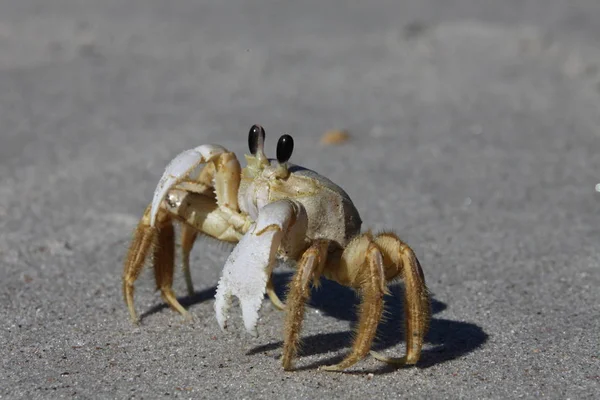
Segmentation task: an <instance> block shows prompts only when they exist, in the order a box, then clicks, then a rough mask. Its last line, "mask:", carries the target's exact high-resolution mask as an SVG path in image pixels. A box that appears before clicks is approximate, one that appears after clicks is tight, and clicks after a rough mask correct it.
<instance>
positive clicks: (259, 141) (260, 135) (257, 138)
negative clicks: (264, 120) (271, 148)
mask: <svg viewBox="0 0 600 400" xmlns="http://www.w3.org/2000/svg"><path fill="white" fill-rule="evenodd" d="M264 143H265V130H264V129H263V127H262V126H260V125H252V128H250V132H248V147H249V148H250V153H251V154H252V155H253V156H254V155H256V152H257V151H258V149H259V148H262V147H263V144H264Z"/></svg>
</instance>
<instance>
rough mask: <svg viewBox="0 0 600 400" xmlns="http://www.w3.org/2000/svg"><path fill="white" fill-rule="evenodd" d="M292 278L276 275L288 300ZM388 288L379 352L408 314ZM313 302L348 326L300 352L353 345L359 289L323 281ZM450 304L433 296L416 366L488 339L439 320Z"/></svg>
mask: <svg viewBox="0 0 600 400" xmlns="http://www.w3.org/2000/svg"><path fill="white" fill-rule="evenodd" d="M291 276H292V274H291V273H287V272H286V273H276V274H274V275H273V283H274V286H275V291H276V292H277V294H278V296H279V297H280V298H281V299H284V298H285V292H286V290H287V289H286V288H287V283H288V282H289V280H290V279H291ZM389 289H390V292H391V294H389V295H386V297H385V310H386V315H387V316H388V318H385V319H384V320H383V321H382V322H381V323H380V324H379V327H378V330H377V340H376V342H375V343H374V344H373V346H372V349H373V350H375V351H383V350H385V349H388V348H390V347H394V346H396V345H398V344H399V343H401V342H403V332H404V328H403V324H404V312H403V300H402V285H401V284H400V283H394V284H392V285H390V287H389ZM215 293H216V287H211V288H207V289H204V290H201V291H197V292H195V293H194V294H193V295H191V296H183V297H180V298H179V302H180V303H181V305H183V306H184V307H185V308H189V307H191V306H193V305H196V304H200V303H203V302H205V301H210V300H212V299H214V297H215ZM266 301H267V300H266ZM309 306H310V307H312V308H314V309H317V310H320V311H321V312H322V313H323V314H324V315H327V316H331V317H333V318H336V319H339V320H344V321H348V322H350V329H349V330H346V331H341V332H332V333H323V334H317V335H312V336H304V337H302V349H301V351H300V352H299V354H298V356H299V357H302V356H312V355H317V354H324V353H329V352H338V351H341V350H348V349H350V347H351V346H352V335H353V332H354V328H355V326H356V323H357V319H356V310H357V307H358V306H359V298H358V296H357V295H356V292H354V291H353V290H352V289H349V288H347V287H344V286H341V285H339V284H337V283H335V282H332V281H329V280H327V279H322V280H321V286H320V287H319V288H318V289H315V288H313V289H312V292H311V299H310V302H309ZM166 308H168V306H167V305H166V304H164V303H161V304H157V305H155V306H153V307H152V308H150V309H149V310H147V311H146V312H144V313H143V314H141V315H140V320H143V319H145V318H146V317H149V316H150V315H152V314H156V313H158V312H160V311H162V310H164V309H166ZM446 308H447V305H446V304H445V303H443V302H441V301H439V300H436V299H435V298H432V300H431V311H432V315H433V316H434V317H432V319H431V323H430V327H429V331H428V333H427V336H426V337H425V342H426V343H428V344H430V345H433V346H429V347H428V348H426V349H424V350H423V352H422V355H421V359H420V360H419V362H418V364H417V368H429V367H431V366H434V365H436V364H440V363H444V362H447V361H450V360H454V359H457V358H459V357H461V356H463V355H465V354H468V353H470V352H472V351H474V350H475V349H477V348H478V347H481V346H482V345H483V344H484V343H485V342H486V341H487V338H488V335H487V334H486V333H485V332H484V331H483V329H481V327H479V326H477V325H475V324H472V323H468V322H461V321H452V320H448V319H441V318H435V314H438V313H440V312H441V311H443V310H445V309H446ZM282 346H283V342H282V341H278V342H272V343H268V344H265V345H261V346H257V347H255V348H253V349H251V350H249V351H248V352H247V354H248V355H253V354H258V353H263V352H267V351H273V350H276V349H279V348H281V347H282ZM343 357H344V355H343V354H340V355H336V356H334V357H331V358H329V359H326V360H318V361H317V362H315V363H312V364H309V365H304V366H301V367H299V368H297V370H310V369H315V368H317V367H318V366H320V365H327V364H335V363H337V362H339V361H341V360H342V359H343ZM396 369H397V367H395V366H392V365H388V364H383V363H382V366H381V367H380V368H378V369H376V370H374V371H368V372H372V373H375V374H384V373H389V372H392V371H394V370H396ZM347 373H353V372H347ZM364 373H365V371H360V374H364Z"/></svg>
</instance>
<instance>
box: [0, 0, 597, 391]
mask: <svg viewBox="0 0 600 400" xmlns="http://www.w3.org/2000/svg"><path fill="white" fill-rule="evenodd" d="M284 3H286V2H273V1H254V2H244V1H239V0H238V1H212V2H208V1H194V0H175V1H173V0H171V1H167V0H152V1H149V0H130V1H127V2H123V1H117V0H102V1H93V0H83V1H76V0H37V1H34V0H19V1H3V2H1V3H0V140H1V142H0V231H1V232H2V233H1V236H0V282H1V283H0V304H1V307H0V320H1V321H2V324H1V335H0V346H1V349H2V352H1V355H2V360H1V369H0V371H1V374H0V396H1V397H2V398H10V399H12V398H58V397H75V398H170V397H177V398H239V399H241V398H269V399H276V398H306V399H308V398H317V397H320V398H357V399H359V398H360V399H364V398H378V399H379V398H381V399H383V398H399V397H401V398H435V399H437V398H519V397H525V398H533V397H536V398H561V399H565V398H571V399H576V398H577V399H581V398H593V397H595V396H598V393H599V392H600V368H599V359H598V357H600V347H599V335H598V332H600V318H599V315H600V290H598V287H599V286H600V274H599V265H600V264H599V260H600V246H599V239H600V231H599V230H598V226H600V212H599V211H600V194H599V193H597V192H596V191H595V185H596V184H597V183H599V182H600V174H599V173H598V171H599V169H600V156H599V154H600V153H599V152H598V136H599V133H600V113H599V109H600V48H599V46H598V40H599V39H600V24H598V21H599V20H600V3H598V1H597V0H581V1H575V0H573V1H569V2H566V1H559V0H535V1H533V0H532V1H517V2H515V1H497V0H494V1H492V0H489V1H475V0H427V1H425V0H414V1H404V2H402V4H400V2H395V1H371V2H370V3H369V5H366V4H367V3H366V2H362V3H363V5H359V4H361V3H360V2H344V1H330V2H327V4H328V5H322V4H321V3H325V2H320V1H303V2H295V3H292V2H289V3H290V4H288V5H284ZM250 4H252V5H250ZM254 123H261V124H263V125H264V126H265V128H266V130H267V144H266V147H267V151H268V152H269V155H271V156H273V155H274V151H275V144H276V138H277V137H278V136H279V135H280V134H281V133H282V132H289V133H291V134H292V135H294V137H295V139H296V149H295V152H294V155H293V156H292V161H293V162H294V163H297V164H301V165H305V166H307V167H309V168H311V169H314V170H316V171H318V172H320V173H322V174H324V175H326V176H328V177H329V178H331V179H332V180H334V181H336V182H338V183H339V184H340V185H341V186H342V187H343V188H344V189H345V190H346V191H347V192H348V193H349V194H350V196H351V197H352V198H353V200H354V202H355V204H356V206H357V208H358V209H359V210H360V212H361V215H362V218H363V220H364V229H369V228H372V229H374V230H380V229H384V228H388V229H393V230H395V231H396V232H398V233H399V234H400V235H401V237H402V238H403V239H404V240H405V241H406V242H408V243H409V244H410V245H411V246H412V247H413V248H414V249H415V251H416V252H417V254H418V256H419V258H420V260H421V263H422V265H423V268H424V271H425V276H426V279H427V282H428V285H429V288H430V289H431V292H432V294H433V304H432V306H433V311H434V315H433V320H432V323H431V330H430V333H429V334H428V336H427V345H426V350H425V351H424V353H423V356H422V360H421V362H420V364H419V365H418V367H417V368H407V369H400V370H394V369H391V368H389V367H387V366H385V365H383V364H382V363H380V362H378V361H376V360H374V359H372V358H367V359H365V360H364V361H362V362H360V363H359V364H357V365H356V366H355V367H354V368H352V369H351V370H350V371H349V373H346V374H331V373H325V372H321V371H318V370H317V367H318V366H319V365H323V364H327V363H332V362H334V361H337V360H339V359H340V357H341V356H343V355H344V354H345V352H346V351H347V349H348V347H349V345H350V344H351V337H350V335H351V332H352V326H353V323H354V322H355V316H354V308H355V306H356V298H355V296H354V294H353V293H352V292H351V291H350V290H348V289H346V288H342V287H340V286H338V285H336V284H333V283H330V282H325V284H324V285H323V287H322V289H321V290H320V291H317V292H315V293H314V296H313V301H312V303H311V307H310V308H308V309H307V313H306V319H305V325H304V331H303V338H304V351H303V353H302V355H301V356H300V357H299V358H298V360H297V366H298V369H299V370H298V371H295V372H290V373H284V372H283V371H282V369H281V366H280V361H279V356H280V355H281V340H282V321H283V314H282V313H281V312H278V311H277V310H275V309H274V307H273V306H272V305H271V304H270V303H269V302H268V301H265V302H264V305H263V309H262V311H261V313H262V318H261V320H260V323H259V331H260V336H259V337H258V338H256V339H255V338H252V337H250V336H248V335H247V334H246V333H245V331H244V330H243V325H242V324H241V319H240V318H239V310H237V309H234V310H233V312H234V317H233V320H232V323H231V328H230V332H229V333H226V334H224V333H222V332H221V331H220V330H219V328H218V326H217V324H216V320H215V318H214V314H213V309H212V307H213V296H214V290H215V285H216V282H217V280H218V277H219V274H220V270H221V267H222V265H223V263H224V260H225V259H226V257H227V254H228V251H229V248H228V247H227V246H222V245H219V244H218V243H215V242H213V241H210V240H205V241H204V242H200V243H198V244H197V246H196V247H195V249H194V252H193V254H192V263H193V266H194V269H193V277H194V281H195V285H196V295H194V296H192V297H185V285H184V282H183V277H182V274H181V272H180V271H179V272H178V274H177V277H176V285H175V286H176V290H177V292H178V293H179V294H180V295H181V296H182V301H183V303H184V304H185V305H186V306H187V307H189V310H190V312H191V313H192V314H193V315H194V316H195V319H194V321H193V322H192V323H185V322H182V320H181V318H180V317H179V316H178V315H177V314H175V313H174V312H172V311H171V310H169V309H167V308H166V307H165V305H164V303H163V302H162V301H161V299H160V296H159V295H158V294H157V293H156V292H155V291H154V282H153V278H152V274H151V272H150V271H149V270H147V271H145V273H144V274H143V275H142V277H141V278H140V280H139V282H138V285H137V288H138V290H137V297H136V306H137V308H138V311H139V312H140V313H141V314H143V317H144V318H143V320H142V324H141V325H140V326H139V327H134V326H132V325H131V324H130V322H129V320H128V314H127V310H126V307H125V305H124V302H123V300H122V297H121V272H122V261H123V257H124V254H125V251H126V248H127V245H128V241H129V239H130V237H131V233H132V230H133V228H134V226H135V224H136V222H137V220H138V218H139V217H140V215H141V213H142V211H143V209H144V207H145V206H146V204H147V203H148V202H149V201H150V199H151V197H152V192H153V190H154V186H155V185H156V183H157V181H158V179H159V177H160V175H161V174H162V171H163V168H164V166H165V165H166V163H167V162H168V161H169V160H170V159H171V158H172V157H174V156H175V155H176V154H177V153H178V152H180V151H182V150H184V149H187V148H190V147H194V146H197V145H199V144H203V143H213V142H217V143H220V144H222V145H224V146H226V147H228V148H230V149H231V150H233V151H235V152H236V153H237V154H238V155H239V156H240V157H241V156H242V154H243V153H244V152H246V135H247V132H248V129H249V127H250V126H251V125H252V124H254ZM329 129H348V130H349V132H350V133H351V134H352V138H351V140H350V141H348V142H347V143H344V144H341V145H337V146H329V147H323V146H320V145H319V140H320V138H321V136H322V134H323V133H324V132H325V131H327V130H329ZM278 271H279V272H278V273H277V276H276V281H277V284H278V289H279V290H280V291H281V290H283V289H284V285H285V282H286V281H287V280H288V279H289V277H290V270H289V269H286V268H280V269H278ZM393 288H394V296H393V297H391V298H390V299H388V309H389V311H390V313H391V316H393V318H392V319H390V321H389V322H388V323H387V324H385V325H383V326H382V327H381V335H380V340H379V342H378V344H377V345H376V346H377V348H379V349H380V350H382V351H384V352H385V353H386V354H390V355H400V354H401V353H402V352H403V351H404V340H403V339H402V334H401V331H402V328H401V325H402V323H401V322H402V321H401V307H402V301H401V297H400V295H399V293H401V290H402V286H401V285H399V284H396V285H394V286H393Z"/></svg>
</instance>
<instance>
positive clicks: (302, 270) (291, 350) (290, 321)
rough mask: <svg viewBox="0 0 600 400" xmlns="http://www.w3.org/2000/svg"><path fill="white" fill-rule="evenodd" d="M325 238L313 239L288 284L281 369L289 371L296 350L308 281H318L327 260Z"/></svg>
mask: <svg viewBox="0 0 600 400" xmlns="http://www.w3.org/2000/svg"><path fill="white" fill-rule="evenodd" d="M328 246H329V242H328V241H327V240H317V241H315V242H314V243H313V244H312V245H311V246H310V247H309V248H308V249H307V250H306V251H305V252H304V254H302V258H301V259H300V261H299V262H298V268H297V269H298V270H297V271H296V273H295V274H294V278H293V279H292V281H291V282H290V284H289V291H288V296H287V304H288V309H287V314H286V316H285V341H284V344H283V357H282V364H283V369H284V370H286V371H289V370H290V369H291V368H292V362H293V360H294V357H295V356H296V353H297V352H298V344H299V342H300V331H301V329H302V320H303V319H304V308H305V305H306V302H307V301H308V299H309V297H310V282H311V281H312V282H318V279H319V275H320V274H321V271H322V270H323V267H324V266H325V262H326V261H327V248H328Z"/></svg>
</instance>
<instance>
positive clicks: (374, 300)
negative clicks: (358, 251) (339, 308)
mask: <svg viewBox="0 0 600 400" xmlns="http://www.w3.org/2000/svg"><path fill="white" fill-rule="evenodd" d="M365 258H366V259H365V260H353V261H355V262H357V263H363V264H362V268H361V272H363V273H360V274H359V279H360V282H359V293H360V297H361V304H360V309H359V315H358V329H357V332H356V336H355V338H354V343H353V344H352V350H351V352H350V354H348V355H347V356H346V358H344V359H343V360H342V361H341V362H340V363H338V364H335V365H328V366H324V367H321V369H323V370H325V371H342V370H344V369H346V368H348V367H351V366H352V365H354V364H356V363H357V362H358V361H360V360H361V359H363V358H364V357H365V356H366V355H367V354H368V352H369V349H370V348H371V344H372V343H373V340H374V339H375V334H376V333H377V326H378V325H379V321H380V319H381V316H382V314H383V296H384V295H385V292H386V288H385V274H384V265H383V255H382V254H381V251H380V250H379V248H378V247H377V245H375V244H374V243H370V244H369V246H368V247H367V250H366V257H365Z"/></svg>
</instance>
